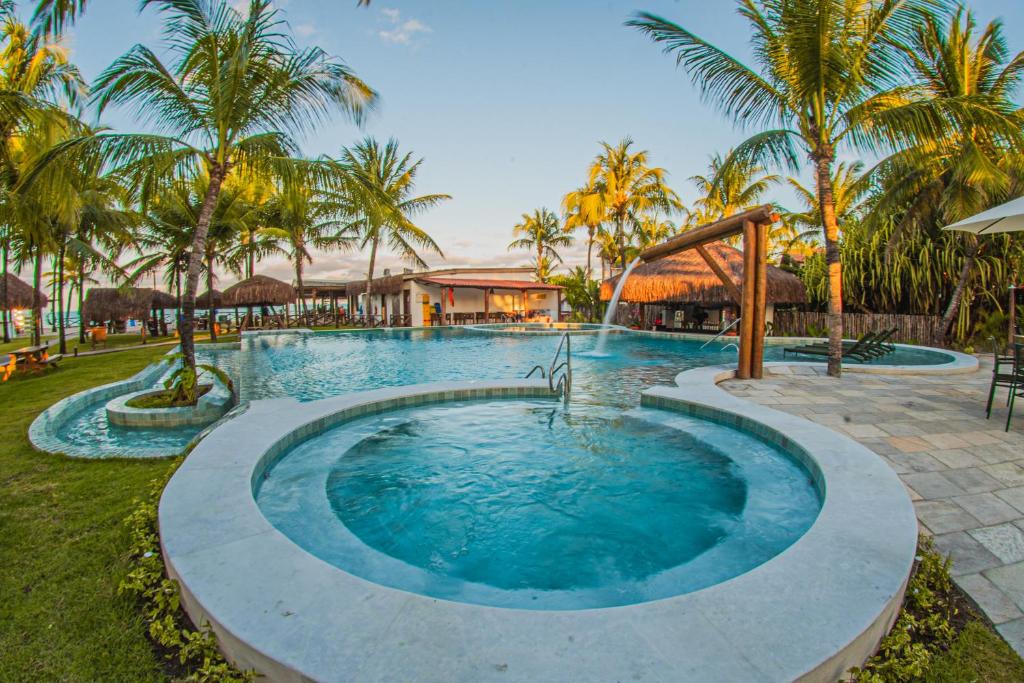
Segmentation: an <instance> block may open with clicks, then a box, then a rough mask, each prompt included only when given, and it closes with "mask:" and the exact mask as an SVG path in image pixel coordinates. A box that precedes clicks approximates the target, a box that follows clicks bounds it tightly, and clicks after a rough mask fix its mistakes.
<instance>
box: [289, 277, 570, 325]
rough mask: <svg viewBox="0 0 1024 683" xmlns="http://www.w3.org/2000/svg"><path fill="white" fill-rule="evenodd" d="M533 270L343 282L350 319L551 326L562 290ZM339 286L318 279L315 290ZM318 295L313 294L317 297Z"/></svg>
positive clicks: (397, 322)
mask: <svg viewBox="0 0 1024 683" xmlns="http://www.w3.org/2000/svg"><path fill="white" fill-rule="evenodd" d="M533 276H534V271H533V269H532V268H445V269H442V270H432V271H423V272H412V271H406V272H403V273H400V274H397V275H392V274H391V273H390V272H388V271H386V270H385V271H384V275H383V276H382V277H379V278H375V279H374V280H373V282H372V283H371V291H370V301H369V302H367V300H366V299H367V297H366V281H365V280H354V281H351V282H347V283H345V297H346V300H347V306H348V312H349V316H352V317H363V316H371V318H372V320H373V321H374V322H377V323H381V322H382V323H383V324H386V325H391V326H395V327H410V326H411V327H420V326H429V325H464V324H471V323H483V322H504V321H513V320H514V321H526V322H551V321H555V320H557V319H558V312H559V311H560V310H561V308H562V288H561V287H560V286H558V285H552V284H547V283H544V282H537V281H535V280H534V279H533ZM331 284H333V285H334V286H338V284H340V283H330V282H329V281H317V282H316V284H315V285H313V284H311V285H310V286H308V287H307V289H313V287H314V286H316V287H317V288H318V290H317V291H318V292H319V291H321V289H320V288H321V287H322V286H329V285H331ZM315 296H316V295H314V297H315Z"/></svg>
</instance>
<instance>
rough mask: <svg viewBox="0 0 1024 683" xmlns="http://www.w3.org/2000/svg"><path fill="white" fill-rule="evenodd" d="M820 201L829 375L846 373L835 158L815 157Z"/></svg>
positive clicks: (836, 375)
mask: <svg viewBox="0 0 1024 683" xmlns="http://www.w3.org/2000/svg"><path fill="white" fill-rule="evenodd" d="M816 164H817V173H818V178H817V182H818V203H819V206H820V208H821V223H822V228H823V230H824V233H825V264H826V266H827V268H828V374H829V376H831V377H839V376H841V375H842V373H843V365H842V364H843V266H842V263H841V261H840V256H839V223H838V222H837V221H836V208H835V197H834V196H833V193H832V158H831V157H830V156H827V155H826V156H822V157H819V158H818V159H817V160H816Z"/></svg>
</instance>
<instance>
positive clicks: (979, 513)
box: [945, 472, 1022, 526]
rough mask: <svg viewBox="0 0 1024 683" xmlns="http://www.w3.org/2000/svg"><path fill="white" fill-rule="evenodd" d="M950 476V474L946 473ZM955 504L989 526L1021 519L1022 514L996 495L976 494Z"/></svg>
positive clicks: (962, 498) (958, 498)
mask: <svg viewBox="0 0 1024 683" xmlns="http://www.w3.org/2000/svg"><path fill="white" fill-rule="evenodd" d="M945 474H946V475H947V476H948V474H949V473H948V472H947V473H945ZM953 502H954V503H956V504H957V505H959V506H960V507H962V508H963V509H964V510H966V511H967V512H969V513H970V514H972V515H974V517H976V518H977V519H978V521H979V522H981V523H982V524H984V525H986V526H988V525H991V524H1002V523H1003V522H1012V521H1014V520H1017V519H1021V514H1022V513H1021V512H1020V511H1019V510H1018V509H1017V508H1015V507H1013V506H1012V505H1010V504H1009V503H1007V502H1006V501H1004V500H1003V499H1002V498H999V497H998V496H996V495H995V494H994V493H975V494H972V495H969V496H958V497H956V498H953Z"/></svg>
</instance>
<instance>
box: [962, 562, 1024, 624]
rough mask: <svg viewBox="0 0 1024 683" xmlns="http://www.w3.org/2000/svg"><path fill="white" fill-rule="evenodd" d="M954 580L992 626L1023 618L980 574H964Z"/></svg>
mask: <svg viewBox="0 0 1024 683" xmlns="http://www.w3.org/2000/svg"><path fill="white" fill-rule="evenodd" d="M954 580H955V581H956V584H957V585H958V586H959V587H960V590H962V591H964V592H965V593H967V594H968V595H969V596H970V598H971V600H973V601H974V604H975V605H977V606H978V609H980V610H981V611H982V613H983V614H984V615H985V616H986V617H988V619H989V620H990V621H991V622H992V623H993V624H997V625H998V624H1003V623H1005V622H1007V621H1012V620H1013V619H1020V618H1021V617H1024V613H1022V612H1021V611H1020V610H1019V609H1018V608H1017V606H1016V605H1014V604H1013V601H1012V600H1010V599H1009V598H1008V597H1007V596H1006V594H1004V593H1003V592H1002V591H1001V590H999V589H998V588H996V586H995V585H994V584H993V583H992V582H991V581H989V580H988V579H986V578H985V577H984V576H982V575H981V574H964V575H962V576H957V577H955V578H954Z"/></svg>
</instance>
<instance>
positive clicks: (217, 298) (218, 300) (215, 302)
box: [196, 289, 224, 310]
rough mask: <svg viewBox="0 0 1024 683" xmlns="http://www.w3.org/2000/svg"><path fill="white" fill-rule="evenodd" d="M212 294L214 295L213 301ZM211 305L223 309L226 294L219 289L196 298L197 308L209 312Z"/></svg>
mask: <svg viewBox="0 0 1024 683" xmlns="http://www.w3.org/2000/svg"><path fill="white" fill-rule="evenodd" d="M211 294H212V295H213V298H212V301H211V298H210V295H211ZM211 305H212V306H213V308H221V307H222V306H223V305H224V293H223V292H221V291H220V290H218V289H211V290H209V291H206V292H203V293H202V294H200V295H199V296H197V297H196V308H202V309H206V310H209V309H210V307H211Z"/></svg>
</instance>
